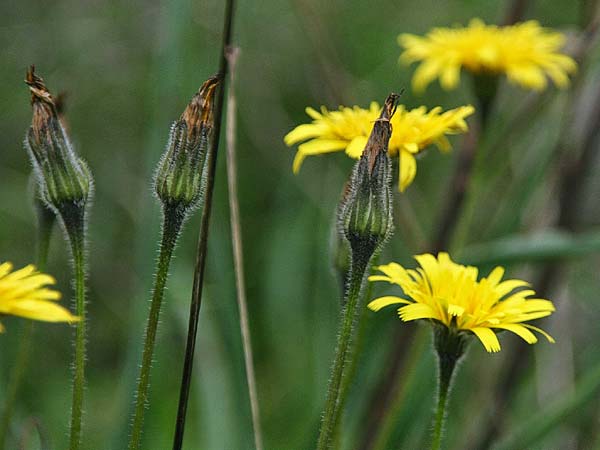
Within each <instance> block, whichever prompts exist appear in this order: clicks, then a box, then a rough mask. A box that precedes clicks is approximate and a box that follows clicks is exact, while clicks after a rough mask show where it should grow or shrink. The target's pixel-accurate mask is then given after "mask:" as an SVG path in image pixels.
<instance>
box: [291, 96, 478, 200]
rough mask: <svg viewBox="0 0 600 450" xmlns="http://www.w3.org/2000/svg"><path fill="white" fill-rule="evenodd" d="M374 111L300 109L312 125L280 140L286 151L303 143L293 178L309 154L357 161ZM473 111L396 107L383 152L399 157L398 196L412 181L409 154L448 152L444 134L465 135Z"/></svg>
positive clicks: (373, 107)
mask: <svg viewBox="0 0 600 450" xmlns="http://www.w3.org/2000/svg"><path fill="white" fill-rule="evenodd" d="M380 111H381V107H380V106H379V104H378V103H377V102H372V103H371V105H370V107H369V109H363V108H360V107H358V106H354V107H352V108H348V107H343V106H341V107H340V109H339V110H337V111H329V110H327V108H325V107H321V112H320V113H319V112H317V111H315V110H314V109H313V108H306V113H307V114H308V115H309V116H310V117H311V118H312V119H313V122H312V123H309V124H303V125H299V126H297V127H296V128H294V129H293V130H292V131H290V132H289V133H288V134H287V135H286V136H285V137H284V141H285V143H286V145H288V146H292V145H294V144H297V143H299V142H302V141H306V142H304V143H303V144H300V145H299V146H298V152H297V153H296V157H295V158H294V164H293V171H294V173H298V171H299V170H300V166H301V165H302V162H303V161H304V158H306V157H307V156H310V155H319V154H322V153H330V152H337V151H342V150H344V151H345V152H346V154H347V155H348V156H350V157H351V158H354V159H358V158H360V155H361V154H362V151H363V149H364V148H365V145H366V143H367V140H368V138H369V134H370V133H371V129H372V128H373V123H374V122H375V120H376V119H377V117H379V112H380ZM473 112H474V108H473V107H472V106H470V105H469V106H461V107H460V108H455V109H451V110H449V111H445V112H442V108H441V107H436V108H433V109H431V110H430V111H427V108H425V107H424V106H421V107H419V108H415V109H412V110H407V109H405V107H404V106H402V105H399V106H398V109H397V111H396V114H395V115H394V116H393V117H392V119H391V124H392V137H391V139H390V143H389V150H388V151H389V155H390V156H398V157H399V158H400V164H399V166H400V178H399V182H398V185H399V188H400V191H404V190H405V189H406V187H407V186H408V185H409V184H410V183H412V181H413V179H414V178H415V175H416V173H417V161H416V159H415V155H416V154H417V153H419V152H420V151H422V150H423V149H425V148H426V147H427V146H429V145H430V144H435V145H436V146H437V147H438V148H439V149H440V150H441V151H444V152H447V151H449V150H450V149H451V147H450V143H449V142H448V138H447V137H446V135H448V134H458V133H464V132H465V131H467V129H468V127H467V123H466V122H465V118H466V117H467V116H469V115H471V114H473Z"/></svg>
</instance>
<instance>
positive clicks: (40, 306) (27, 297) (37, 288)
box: [0, 262, 79, 331]
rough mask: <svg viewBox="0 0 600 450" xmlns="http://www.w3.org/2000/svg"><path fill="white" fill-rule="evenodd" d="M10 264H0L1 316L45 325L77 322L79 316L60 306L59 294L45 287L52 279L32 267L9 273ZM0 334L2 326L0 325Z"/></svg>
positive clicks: (51, 282) (52, 282) (11, 267)
mask: <svg viewBox="0 0 600 450" xmlns="http://www.w3.org/2000/svg"><path fill="white" fill-rule="evenodd" d="M12 269H13V265H12V264H11V263H9V262H5V263H2V264H0V314H10V315H13V316H21V317H25V318H26V319H33V320H42V321H45V322H69V323H72V322H77V321H78V320H79V317H77V316H74V315H72V314H71V313H70V312H69V311H68V310H66V309H65V308H63V307H62V306H59V305H57V304H56V303H55V301H57V300H59V299H60V297H61V295H60V292H58V291H55V290H52V289H50V288H48V285H52V284H54V283H55V280H54V278H52V277H51V276H50V275H47V274H45V273H40V272H37V271H36V269H35V267H34V266H33V265H28V266H26V267H23V268H22V269H19V270H16V271H14V272H13V271H12ZM0 331H4V327H3V326H2V324H0Z"/></svg>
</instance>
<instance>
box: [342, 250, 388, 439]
mask: <svg viewBox="0 0 600 450" xmlns="http://www.w3.org/2000/svg"><path fill="white" fill-rule="evenodd" d="M377 259H378V258H377V256H374V257H373V258H372V262H371V263H370V264H368V266H367V268H368V270H367V273H368V272H370V269H371V267H373V266H374V265H376V264H377ZM372 286H373V285H372V284H368V285H367V288H366V292H365V295H361V296H360V298H359V300H358V308H359V310H358V313H357V315H358V323H357V330H356V336H355V338H354V339H353V340H351V342H350V348H349V349H348V357H347V361H348V367H347V369H346V370H345V373H344V374H343V376H342V382H341V385H340V394H339V398H338V402H337V403H338V404H337V407H336V410H335V416H334V423H333V442H334V448H335V446H336V445H335V444H336V442H337V441H338V440H339V429H340V426H339V425H340V422H341V420H342V417H343V415H344V407H345V405H346V399H347V398H348V392H349V391H350V386H351V385H352V382H353V381H354V376H355V375H356V371H357V369H358V361H359V359H360V358H359V355H360V354H361V352H362V349H363V347H364V341H365V337H366V335H367V323H368V321H367V320H365V317H366V315H367V314H368V312H369V310H368V309H367V308H365V307H364V305H363V301H362V300H363V299H365V298H371V287H372Z"/></svg>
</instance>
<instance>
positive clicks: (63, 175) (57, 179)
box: [25, 66, 92, 213]
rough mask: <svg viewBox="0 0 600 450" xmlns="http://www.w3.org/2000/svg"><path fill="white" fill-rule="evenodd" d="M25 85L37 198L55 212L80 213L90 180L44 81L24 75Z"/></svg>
mask: <svg viewBox="0 0 600 450" xmlns="http://www.w3.org/2000/svg"><path fill="white" fill-rule="evenodd" d="M25 83H27V84H28V85H29V90H30V91H31V105H32V108H33V118H32V121H31V127H30V128H29V130H28V132H27V135H26V137H25V147H26V149H27V151H28V152H29V155H30V158H31V161H32V164H33V168H34V172H35V174H36V176H37V179H38V186H39V190H40V196H41V198H42V199H43V201H44V202H46V203H47V204H48V206H49V207H50V208H51V209H53V210H54V211H55V212H59V213H64V212H65V211H67V210H69V211H71V210H73V208H75V209H83V208H84V207H85V205H86V203H87V200H88V196H89V194H90V191H91V188H92V176H91V174H90V171H89V169H88V167H87V165H86V164H85V162H84V161H83V160H82V159H81V158H80V157H79V156H78V155H77V154H76V153H75V151H74V150H73V147H72V145H71V143H70V141H69V137H68V136H67V133H66V131H65V129H64V127H63V125H62V123H61V121H60V119H59V115H58V112H57V108H56V104H55V100H54V99H53V97H52V95H51V94H50V92H49V91H48V89H47V88H46V86H45V84H44V80H43V79H42V78H40V77H38V76H37V75H36V74H35V73H34V66H31V67H30V68H29V70H28V71H27V77H26V79H25Z"/></svg>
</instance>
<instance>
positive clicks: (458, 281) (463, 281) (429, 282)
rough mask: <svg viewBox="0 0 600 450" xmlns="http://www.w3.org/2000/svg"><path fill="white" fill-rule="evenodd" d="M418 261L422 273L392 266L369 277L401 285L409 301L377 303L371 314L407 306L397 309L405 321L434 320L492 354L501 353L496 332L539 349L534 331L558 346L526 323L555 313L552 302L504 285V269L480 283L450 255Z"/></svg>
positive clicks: (516, 283) (519, 284) (520, 285)
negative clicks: (470, 335)
mask: <svg viewBox="0 0 600 450" xmlns="http://www.w3.org/2000/svg"><path fill="white" fill-rule="evenodd" d="M415 259H416V260H417V262H418V263H419V265H420V266H421V267H420V268H417V269H405V268H404V267H402V266H401V265H399V264H397V263H390V264H386V265H383V266H379V267H378V268H377V269H378V270H379V271H380V272H382V273H383V275H373V276H371V277H369V280H370V281H387V282H389V283H393V284H396V285H398V286H400V287H401V288H402V290H403V291H404V295H405V298H401V297H395V296H386V297H380V298H378V299H375V300H373V301H372V302H371V303H369V305H368V307H369V308H370V309H371V310H373V311H379V310H380V309H382V308H384V307H386V306H389V305H397V304H400V305H404V306H401V307H400V308H399V309H398V314H399V315H400V318H401V319H402V320H403V321H405V322H407V321H411V320H419V319H430V320H433V321H435V322H436V323H438V324H440V325H443V326H445V327H447V328H448V329H451V330H455V331H456V332H457V333H473V334H474V335H475V336H477V337H478V338H479V340H480V341H481V343H482V344H483V346H484V347H485V349H486V350H487V351H488V352H498V351H500V342H499V341H498V337H497V336H496V333H495V330H508V331H511V332H513V333H515V334H517V335H518V336H520V337H521V338H523V339H524V340H525V341H526V342H527V343H529V344H534V343H536V342H537V337H536V336H535V335H534V334H533V333H532V330H533V331H536V332H538V333H540V334H542V335H543V336H545V337H546V338H547V339H548V340H549V341H550V342H554V340H553V339H552V337H551V336H550V335H549V334H547V333H546V332H545V331H543V330H541V329H539V328H537V327H535V326H533V325H530V324H528V323H524V322H527V321H529V320H534V319H539V318H541V317H546V316H549V315H550V314H552V312H553V311H554V305H553V304H552V302H551V301H549V300H544V299H540V298H535V297H534V296H535V292H534V291H533V290H532V289H530V288H529V284H528V283H527V282H526V281H522V280H504V281H502V276H503V275H504V269H503V268H502V267H496V268H495V269H494V270H492V272H491V273H490V274H489V275H488V276H487V277H485V278H481V279H480V280H477V276H478V270H477V268H476V267H472V266H463V265H460V264H457V263H455V262H454V261H452V260H451V259H450V257H449V256H448V254H447V253H439V254H438V256H437V258H436V257H435V256H433V255H431V254H424V255H418V256H415Z"/></svg>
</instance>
